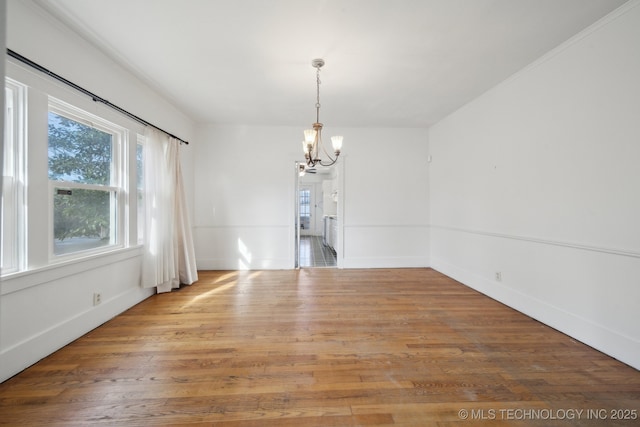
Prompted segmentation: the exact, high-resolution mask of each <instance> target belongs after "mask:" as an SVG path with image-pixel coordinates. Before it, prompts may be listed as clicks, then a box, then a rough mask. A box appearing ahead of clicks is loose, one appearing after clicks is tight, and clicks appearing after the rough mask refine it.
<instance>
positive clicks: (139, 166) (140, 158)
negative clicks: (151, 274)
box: [136, 143, 145, 244]
mask: <svg viewBox="0 0 640 427" xmlns="http://www.w3.org/2000/svg"><path fill="white" fill-rule="evenodd" d="M136 173H137V178H138V179H137V193H138V205H137V212H138V243H140V244H141V243H144V224H145V209H144V203H145V201H144V145H143V144H141V143H138V145H137V147H136Z"/></svg>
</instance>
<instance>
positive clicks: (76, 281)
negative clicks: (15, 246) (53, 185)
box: [0, 0, 194, 381]
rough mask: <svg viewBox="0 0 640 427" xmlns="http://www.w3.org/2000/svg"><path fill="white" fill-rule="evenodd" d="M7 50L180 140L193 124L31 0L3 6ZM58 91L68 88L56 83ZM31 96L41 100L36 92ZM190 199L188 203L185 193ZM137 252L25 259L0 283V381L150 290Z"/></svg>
mask: <svg viewBox="0 0 640 427" xmlns="http://www.w3.org/2000/svg"><path fill="white" fill-rule="evenodd" d="M7 47H8V48H10V49H12V50H14V51H16V52H17V53H19V54H21V55H23V56H26V57H27V58H29V59H31V60H33V61H35V62H37V63H39V64H41V65H43V66H45V67H46V68H48V69H50V70H51V71H53V72H55V73H57V74H60V75H62V76H63V77H65V78H67V79H69V80H71V81H74V82H75V83H77V84H79V85H80V86H83V87H85V88H86V89H88V90H90V91H92V92H94V93H96V94H97V95H99V96H102V97H104V98H106V99H109V100H110V101H111V102H113V103H114V104H116V105H119V106H120V107H123V108H125V109H127V110H129V111H131V112H132V113H134V114H136V115H138V116H140V117H143V118H145V119H146V120H148V121H150V122H152V123H156V124H158V125H159V126H161V127H163V128H164V129H167V130H169V131H172V132H173V133H175V134H177V135H179V136H180V137H182V138H185V139H188V140H189V139H193V136H194V125H193V123H192V122H191V120H190V119H189V118H188V117H186V116H185V115H184V114H182V113H180V112H179V111H178V110H176V109H175V108H173V107H172V106H171V105H170V103H168V102H167V101H166V100H165V99H163V98H161V97H160V96H158V95H157V94H155V93H154V92H153V91H152V90H151V89H149V88H148V87H146V86H145V85H144V84H143V83H142V82H140V81H139V80H137V79H136V78H135V77H133V76H132V75H131V74H129V73H128V72H126V71H125V70H124V69H122V68H121V67H119V66H118V65H116V64H115V63H114V62H112V61H110V60H109V59H107V57H106V56H104V55H103V54H101V53H100V52H98V51H97V50H96V49H95V48H94V47H92V46H91V45H89V44H87V43H86V42H85V41H84V40H82V39H81V38H79V37H77V36H76V35H75V34H74V33H72V32H70V31H69V30H68V29H66V27H64V26H62V25H60V24H59V23H57V21H55V20H54V19H53V18H51V17H50V16H49V15H47V14H46V13H44V12H42V11H41V10H40V9H39V8H37V7H36V6H35V5H34V4H33V3H32V2H20V1H17V0H10V1H8V2H7ZM11 68H15V67H13V66H12V67H11ZM28 73H30V71H29V72H28ZM32 74H33V79H39V78H43V77H41V75H39V73H37V72H33V73H32ZM14 77H15V76H14ZM18 80H20V78H18ZM60 90H67V91H69V90H68V89H62V86H61V89H60ZM32 94H33V96H35V97H40V98H41V97H42V96H43V95H42V93H37V90H33V91H32ZM74 95H75V96H79V95H77V94H74ZM30 96H31V95H30ZM34 99H35V98H34V97H32V98H31V99H30V100H31V101H33V100H34ZM85 102H87V103H88V104H91V105H90V106H88V107H87V109H89V111H90V112H98V111H99V110H100V109H106V108H107V107H104V106H100V105H98V104H95V103H92V102H91V101H86V100H85ZM112 113H113V112H112ZM113 114H116V113H113ZM30 131H31V129H30ZM29 138H30V139H29V141H28V144H29V145H31V144H34V146H35V145H39V146H42V144H43V138H46V131H44V132H38V131H33V132H30V134H29ZM44 144H45V145H46V141H44ZM188 149H189V148H187V149H185V150H183V153H184V154H185V155H184V156H183V160H184V161H183V164H184V165H186V166H185V167H184V169H185V172H186V174H185V181H187V183H186V186H187V187H188V188H190V187H189V186H192V182H193V176H192V174H190V173H189V172H190V171H191V170H192V168H191V167H190V165H189V161H190V160H191V158H192V154H190V153H188V152H187V150H188ZM30 154H31V155H33V153H30ZM31 160H33V162H32V163H31V164H30V165H29V167H30V168H34V167H36V168H37V167H38V166H37V165H42V164H44V165H46V159H45V161H44V163H43V161H42V159H31ZM45 167H46V166H45ZM31 172H33V171H30V173H31ZM45 176H46V171H45ZM191 188H192V187H191ZM42 191H46V189H44V190H43V189H42V188H34V187H33V186H31V187H30V188H29V198H30V199H29V200H30V202H29V203H32V202H34V203H36V201H34V198H37V197H38V194H39V192H42ZM189 197H190V199H191V200H192V199H193V195H192V193H191V194H190V196H189ZM30 207H31V208H32V209H31V210H30V211H29V215H30V216H29V220H30V222H31V223H32V224H31V226H33V227H37V221H38V219H37V214H38V213H37V212H35V211H37V210H38V209H36V208H35V207H33V206H30ZM40 223H42V218H40ZM44 223H46V219H45V221H44ZM34 229H35V228H33V229H31V231H33V230H34ZM35 249H38V248H35ZM36 252H37V251H36ZM140 255H141V250H140V248H139V247H135V246H134V247H130V248H125V249H122V250H119V251H116V252H114V253H110V254H108V255H100V256H94V257H90V258H86V259H82V260H77V261H73V262H68V263H63V264H58V265H51V266H45V265H43V264H42V263H41V262H40V261H39V260H34V259H32V260H30V262H29V271H26V272H22V273H18V274H15V275H13V276H10V277H5V278H3V280H2V283H0V381H3V380H5V379H6V378H8V377H10V376H12V375H14V374H16V373H17V372H19V371H20V370H22V369H24V368H26V367H28V366H29V365H31V364H32V363H34V362H36V361H38V360H39V359H41V358H42V357H44V356H46V355H48V354H50V353H52V352H53V351H55V350H57V349H58V348H60V347H62V346H64V345H66V344H67V343H69V342H70V341H73V340H74V339H76V338H78V337H80V336H81V335H83V334H84V333H86V332H88V331H89V330H91V329H93V328H95V327H96V326H98V325H100V324H101V323H103V322H105V321H107V320H108V319H110V318H112V317H113V316H115V315H117V314H118V313H121V312H122V311H124V310H126V309H127V308H129V307H131V306H133V305H134V304H136V303H138V302H139V301H141V300H143V299H145V298H147V297H148V296H149V295H151V294H152V293H153V292H154V291H153V290H149V289H142V288H141V287H140V285H139V283H140ZM96 291H99V292H100V293H101V294H102V304H100V305H99V306H95V307H94V306H93V293H94V292H96Z"/></svg>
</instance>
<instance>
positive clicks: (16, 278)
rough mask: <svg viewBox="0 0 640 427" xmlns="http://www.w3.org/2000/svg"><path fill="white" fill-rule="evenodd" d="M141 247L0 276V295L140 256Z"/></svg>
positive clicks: (112, 251) (119, 249)
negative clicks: (0, 279) (0, 277)
mask: <svg viewBox="0 0 640 427" xmlns="http://www.w3.org/2000/svg"><path fill="white" fill-rule="evenodd" d="M142 248H143V246H142V245H136V246H130V247H128V248H118V249H114V250H111V251H106V252H100V253H97V254H91V255H87V256H84V257H80V258H74V259H72V260H67V261H61V262H57V263H55V264H49V265H46V266H42V267H35V268H32V269H29V270H24V271H20V272H16V273H8V274H7V275H5V276H2V281H1V282H0V295H7V294H11V293H13V292H18V291H22V290H24V289H27V288H31V287H33V286H39V285H43V284H45V283H48V282H51V281H54V280H59V279H62V278H64V277H67V276H71V275H74V274H79V273H82V272H84V271H88V270H92V269H95V268H99V267H103V266H106V265H109V264H114V263H117V262H120V261H123V260H127V259H130V258H135V257H139V256H142Z"/></svg>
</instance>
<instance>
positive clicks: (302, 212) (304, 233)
mask: <svg viewBox="0 0 640 427" xmlns="http://www.w3.org/2000/svg"><path fill="white" fill-rule="evenodd" d="M296 171H297V173H296V190H295V192H296V203H295V210H296V214H295V216H296V228H295V230H296V231H295V239H296V240H295V245H296V246H295V248H296V251H295V267H296V268H309V267H328V268H337V267H338V264H339V261H340V260H339V256H338V254H339V249H338V248H339V247H340V245H339V244H338V242H339V237H338V232H339V227H338V222H339V216H338V182H337V181H338V171H337V168H335V167H334V168H324V167H314V168H307V169H305V170H304V171H303V172H302V173H300V163H296Z"/></svg>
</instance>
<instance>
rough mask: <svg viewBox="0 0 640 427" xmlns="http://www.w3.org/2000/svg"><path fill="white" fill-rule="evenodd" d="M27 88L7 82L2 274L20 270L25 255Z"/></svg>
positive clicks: (3, 175)
mask: <svg viewBox="0 0 640 427" xmlns="http://www.w3.org/2000/svg"><path fill="white" fill-rule="evenodd" d="M25 92H26V88H25V87H24V86H22V85H20V84H19V83H17V82H15V81H13V80H11V79H7V80H6V82H5V110H4V115H5V129H4V153H3V165H2V201H1V204H2V224H1V226H2V232H1V233H2V247H1V256H0V258H1V265H0V268H1V269H2V273H3V274H5V273H12V272H15V271H19V270H21V269H22V268H23V266H24V264H25V256H24V229H25V228H24V227H25V221H24V200H25V194H24V189H25V185H24V182H25V179H24V177H25V170H24V135H25V131H24V124H25V120H24V117H25V114H24V109H25V103H24V98H25Z"/></svg>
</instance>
